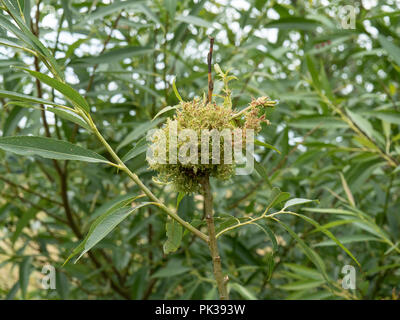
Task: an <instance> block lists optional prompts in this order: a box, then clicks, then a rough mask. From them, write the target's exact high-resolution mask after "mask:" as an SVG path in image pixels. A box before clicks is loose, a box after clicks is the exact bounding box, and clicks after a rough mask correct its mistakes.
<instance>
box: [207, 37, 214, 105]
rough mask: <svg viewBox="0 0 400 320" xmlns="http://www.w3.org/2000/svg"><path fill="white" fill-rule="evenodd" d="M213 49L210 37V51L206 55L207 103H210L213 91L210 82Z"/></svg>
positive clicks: (212, 39)
mask: <svg viewBox="0 0 400 320" xmlns="http://www.w3.org/2000/svg"><path fill="white" fill-rule="evenodd" d="M213 47H214V38H213V37H210V51H209V52H208V55H207V64H208V98H207V103H212V94H213V90H214V83H213V80H212V74H211V71H212V55H213Z"/></svg>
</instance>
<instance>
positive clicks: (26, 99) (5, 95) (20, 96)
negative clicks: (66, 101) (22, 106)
mask: <svg viewBox="0 0 400 320" xmlns="http://www.w3.org/2000/svg"><path fill="white" fill-rule="evenodd" d="M0 97H3V98H10V99H16V100H19V101H24V102H33V103H39V104H45V105H51V106H57V105H58V104H57V103H54V102H51V101H47V100H44V99H40V98H35V97H32V96H29V95H26V94H22V93H17V92H12V91H5V90H0Z"/></svg>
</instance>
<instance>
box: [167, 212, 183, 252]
mask: <svg viewBox="0 0 400 320" xmlns="http://www.w3.org/2000/svg"><path fill="white" fill-rule="evenodd" d="M165 227H166V230H167V241H165V243H164V246H163V249H164V253H165V254H169V253H172V252H175V251H176V250H178V248H179V247H180V245H181V241H182V233H183V230H182V226H181V225H180V224H179V223H178V222H177V221H175V220H174V219H169V220H168V221H167V223H166V226H165Z"/></svg>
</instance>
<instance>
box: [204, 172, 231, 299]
mask: <svg viewBox="0 0 400 320" xmlns="http://www.w3.org/2000/svg"><path fill="white" fill-rule="evenodd" d="M202 187H203V196H204V208H205V209H204V210H205V214H206V222H207V229H208V239H209V240H208V247H209V249H210V253H211V258H212V262H213V269H214V277H215V281H216V282H217V288H218V292H219V297H220V299H221V300H228V299H229V296H228V288H227V282H228V279H229V278H228V276H226V277H224V275H223V273H222V264H221V256H220V255H219V250H218V243H217V237H216V234H215V225H214V213H213V196H212V193H211V186H210V180H209V177H205V178H204V179H203V180H202Z"/></svg>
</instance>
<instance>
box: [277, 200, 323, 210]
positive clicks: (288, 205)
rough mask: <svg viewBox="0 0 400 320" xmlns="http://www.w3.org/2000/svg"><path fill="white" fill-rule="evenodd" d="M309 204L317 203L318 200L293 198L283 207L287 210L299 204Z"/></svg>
mask: <svg viewBox="0 0 400 320" xmlns="http://www.w3.org/2000/svg"><path fill="white" fill-rule="evenodd" d="M310 202H319V201H318V200H310V199H303V198H294V199H290V200H289V201H287V202H286V203H285V205H284V206H283V207H284V209H286V208H289V207H291V206H296V205H299V204H304V203H310Z"/></svg>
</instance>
